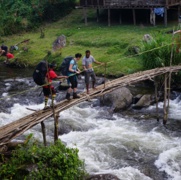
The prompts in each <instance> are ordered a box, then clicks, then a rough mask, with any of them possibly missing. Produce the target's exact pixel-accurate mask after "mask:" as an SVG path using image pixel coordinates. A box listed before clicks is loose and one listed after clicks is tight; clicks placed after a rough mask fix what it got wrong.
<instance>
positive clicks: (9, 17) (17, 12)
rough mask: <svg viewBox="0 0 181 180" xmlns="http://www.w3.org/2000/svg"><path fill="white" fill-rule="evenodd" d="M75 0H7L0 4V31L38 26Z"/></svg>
mask: <svg viewBox="0 0 181 180" xmlns="http://www.w3.org/2000/svg"><path fill="white" fill-rule="evenodd" d="M74 4H75V0H57V1H49V0H42V1H41V2H40V1H39V0H34V1H33V2H32V1H30V0H16V1H14V0H9V1H3V3H1V4H0V16H1V19H0V25H1V28H2V29H0V32H1V31H2V35H9V34H13V33H18V32H21V31H23V30H31V29H35V28H37V27H39V26H40V25H41V24H42V23H43V22H44V21H45V22H46V21H55V20H58V19H59V18H60V17H62V16H65V15H66V14H67V13H69V12H70V10H71V9H72V8H73V7H74Z"/></svg>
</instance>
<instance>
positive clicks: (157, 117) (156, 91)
mask: <svg viewBox="0 0 181 180" xmlns="http://www.w3.org/2000/svg"><path fill="white" fill-rule="evenodd" d="M155 100H156V119H157V122H159V114H158V82H157V80H156V78H155Z"/></svg>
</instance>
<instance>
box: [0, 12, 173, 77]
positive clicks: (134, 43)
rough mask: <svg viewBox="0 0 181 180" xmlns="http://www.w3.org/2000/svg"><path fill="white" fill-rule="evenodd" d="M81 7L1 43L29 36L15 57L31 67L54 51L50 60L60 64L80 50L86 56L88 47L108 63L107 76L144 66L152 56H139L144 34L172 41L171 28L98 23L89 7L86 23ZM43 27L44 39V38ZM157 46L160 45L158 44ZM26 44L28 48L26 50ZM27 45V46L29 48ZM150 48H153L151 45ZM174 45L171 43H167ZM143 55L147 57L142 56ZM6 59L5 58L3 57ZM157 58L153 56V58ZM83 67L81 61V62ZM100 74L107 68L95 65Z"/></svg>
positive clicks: (98, 58)
mask: <svg viewBox="0 0 181 180" xmlns="http://www.w3.org/2000/svg"><path fill="white" fill-rule="evenodd" d="M82 14H83V11H82V9H76V10H73V11H72V13H70V14H68V15H67V16H65V17H63V18H61V19H60V20H59V21H58V22H53V23H47V24H44V25H43V26H41V28H40V29H36V30H34V31H31V32H28V33H19V34H14V35H11V36H6V37H5V36H3V37H1V38H0V43H4V44H7V45H8V46H10V45H15V44H16V43H18V42H21V41H23V40H25V39H30V41H29V43H27V44H26V43H22V44H20V45H19V49H18V50H17V51H14V54H15V59H17V61H18V62H20V63H22V64H25V65H27V66H29V67H32V66H35V65H36V64H37V63H38V62H39V61H40V60H42V59H43V58H44V57H46V58H47V56H46V55H47V53H48V52H50V51H51V55H50V56H49V57H48V58H47V59H48V61H50V62H51V61H56V62H57V64H58V66H59V65H60V64H61V62H62V60H63V58H64V57H66V56H69V55H74V54H75V53H77V52H80V53H82V54H83V55H84V53H85V50H87V49H90V50H91V53H92V55H93V56H94V57H95V59H96V60H98V61H101V62H107V69H106V74H107V75H118V76H119V75H120V74H129V73H133V72H136V71H140V70H143V69H144V63H143V59H147V57H150V58H151V56H150V55H149V54H150V53H147V54H146V56H147V57H145V56H141V55H138V54H137V53H142V52H143V51H144V50H145V47H144V43H143V35H144V34H150V35H151V36H153V38H154V39H157V38H158V37H162V41H163V42H162V43H164V44H170V43H171V41H172V35H171V34H166V33H165V32H167V31H168V30H170V29H172V27H168V28H164V27H159V26H158V27H151V26H149V27H146V26H133V25H118V24H117V25H113V26H111V27H107V24H104V23H96V22H95V20H96V18H95V12H94V11H91V10H89V15H88V17H90V19H88V26H85V25H84V19H83V16H82ZM41 30H42V31H43V33H44V38H41ZM62 34H64V35H65V36H66V40H67V44H66V47H64V48H62V49H61V50H58V51H56V52H53V51H52V44H53V42H54V40H55V39H56V38H57V37H58V36H60V35H62ZM155 46H160V44H156V45H155ZM24 47H26V48H27V49H28V51H24ZM135 47H136V49H138V51H136V52H135ZM26 48H25V49H26ZM150 48H152V47H151V46H150ZM168 48H171V46H168ZM142 57H144V58H142ZM1 60H2V61H3V58H1ZM151 61H154V59H151ZM79 63H80V64H79V65H80V67H81V62H79ZM95 71H96V73H97V74H104V73H105V67H104V66H103V67H98V68H95Z"/></svg>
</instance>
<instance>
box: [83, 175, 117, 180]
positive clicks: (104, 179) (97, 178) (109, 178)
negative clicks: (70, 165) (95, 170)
mask: <svg viewBox="0 0 181 180" xmlns="http://www.w3.org/2000/svg"><path fill="white" fill-rule="evenodd" d="M86 180H120V179H119V178H118V177H116V176H114V175H112V174H96V175H91V176H90V177H88V178H87V179H86Z"/></svg>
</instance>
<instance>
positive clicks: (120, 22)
mask: <svg viewBox="0 0 181 180" xmlns="http://www.w3.org/2000/svg"><path fill="white" fill-rule="evenodd" d="M119 24H122V13H121V12H120V13H119Z"/></svg>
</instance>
